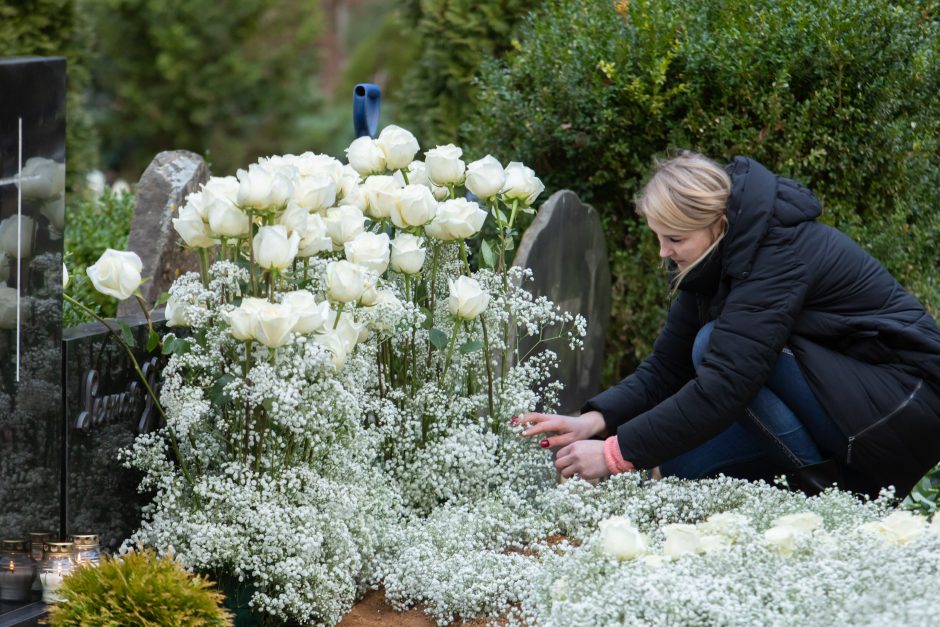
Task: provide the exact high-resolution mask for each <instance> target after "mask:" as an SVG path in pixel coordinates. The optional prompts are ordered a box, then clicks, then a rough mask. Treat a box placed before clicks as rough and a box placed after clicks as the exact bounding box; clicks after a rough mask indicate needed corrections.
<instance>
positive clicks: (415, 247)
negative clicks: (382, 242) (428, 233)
mask: <svg viewBox="0 0 940 627" xmlns="http://www.w3.org/2000/svg"><path fill="white" fill-rule="evenodd" d="M422 241H423V240H422V239H421V238H420V237H418V236H417V235H411V234H410V233H399V234H398V236H397V237H396V238H395V239H393V240H392V256H391V267H392V270H394V271H395V272H400V273H402V274H417V273H418V272H421V267H422V266H423V265H424V258H425V255H426V254H427V250H426V249H424V248H423V247H422V246H421V244H422Z"/></svg>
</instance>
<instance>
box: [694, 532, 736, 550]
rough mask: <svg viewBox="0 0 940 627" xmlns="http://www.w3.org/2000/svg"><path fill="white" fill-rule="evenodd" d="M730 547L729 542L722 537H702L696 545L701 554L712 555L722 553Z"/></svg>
mask: <svg viewBox="0 0 940 627" xmlns="http://www.w3.org/2000/svg"><path fill="white" fill-rule="evenodd" d="M729 546H731V540H730V539H729V538H728V537H727V536H723V535H707V536H702V537H701V539H700V540H699V543H698V549H699V552H701V553H713V552H715V551H722V550H724V549H726V548H728V547H729Z"/></svg>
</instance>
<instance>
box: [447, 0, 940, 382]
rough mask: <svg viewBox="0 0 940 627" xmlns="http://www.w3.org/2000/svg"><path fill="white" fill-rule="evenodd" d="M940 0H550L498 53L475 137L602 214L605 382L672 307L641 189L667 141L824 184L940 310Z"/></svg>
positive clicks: (905, 279) (860, 232)
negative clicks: (642, 216)
mask: <svg viewBox="0 0 940 627" xmlns="http://www.w3.org/2000/svg"><path fill="white" fill-rule="evenodd" d="M937 9H938V4H937V3H936V2H934V1H930V2H911V1H908V2H900V3H895V4H890V5H889V4H886V3H882V2H880V1H879V0H841V1H839V2H835V3H830V2H827V1H823V0H791V1H790V2H785V3H778V2H773V1H770V0H766V1H758V2H754V1H753V0H725V1H724V2H721V3H715V2H711V1H710V0H692V1H689V0H630V1H629V2H627V1H626V0H622V1H620V2H618V3H616V4H614V3H610V2H606V1H596V2H580V1H578V0H549V1H548V2H546V3H545V4H544V6H543V8H542V10H541V11H539V12H537V13H535V14H533V15H530V16H529V17H528V18H527V19H526V20H525V21H524V23H523V24H522V26H521V27H520V31H519V33H518V35H517V36H518V39H519V46H518V49H517V50H514V51H512V52H510V53H508V54H507V55H506V56H505V57H504V58H503V59H502V60H499V59H495V60H490V61H488V62H487V63H485V65H484V68H483V70H482V72H481V74H480V78H479V82H478V83H477V87H478V90H479V92H478V93H479V97H478V100H477V102H476V104H475V108H476V112H475V114H474V115H473V116H472V118H471V119H470V120H469V122H467V123H466V124H465V125H464V126H463V128H462V131H461V133H462V135H463V136H464V137H465V138H466V139H467V141H468V143H469V144H470V148H471V149H472V151H473V152H474V153H475V154H476V153H479V154H484V153H485V152H494V154H500V155H501V156H502V158H503V159H507V160H508V159H509V158H510V157H511V158H513V159H517V160H521V161H524V162H526V163H528V164H530V165H531V166H532V167H534V168H535V170H536V171H537V172H538V173H539V175H540V176H542V177H543V180H544V181H545V182H546V185H547V186H548V188H549V189H548V190H547V193H548V192H551V191H553V190H556V189H560V188H571V189H574V190H575V191H577V192H578V194H579V195H580V196H581V197H582V198H583V199H585V200H586V201H588V202H590V203H592V204H594V206H595V207H597V208H598V210H599V211H600V212H601V214H602V216H603V219H604V223H605V228H606V231H607V235H608V238H609V240H608V241H609V247H608V250H609V251H610V261H611V266H612V268H611V269H612V274H613V277H614V295H613V300H614V311H613V319H612V321H611V331H610V340H609V343H608V347H607V355H608V356H607V363H606V367H605V379H606V382H607V383H613V382H615V381H616V380H618V379H619V378H620V377H621V376H623V375H625V374H627V373H628V372H630V371H631V370H632V369H633V368H634V367H635V365H636V364H637V363H638V361H639V360H641V359H642V358H643V357H644V356H645V355H646V354H647V353H648V351H649V350H650V348H651V344H652V340H653V339H654V337H655V335H656V333H657V332H658V329H659V327H660V325H661V321H662V319H663V316H664V311H665V305H666V304H667V302H666V301H667V298H666V297H667V288H666V280H665V276H664V275H663V274H662V273H660V272H656V271H654V269H655V268H656V267H657V265H658V260H657V255H656V249H655V247H654V241H653V238H652V237H651V236H650V235H649V234H648V230H647V229H646V228H645V226H644V225H641V224H639V223H638V220H637V218H636V216H635V215H634V213H633V197H634V196H635V194H636V193H637V192H638V190H639V189H640V187H641V185H642V183H643V180H644V178H645V177H646V176H647V173H648V171H649V168H650V166H651V164H652V160H653V157H654V156H657V155H663V154H667V153H668V152H669V151H670V150H671V149H675V148H692V149H695V150H698V151H701V152H703V153H704V154H706V155H709V156H711V157H713V158H715V159H718V160H729V159H730V158H731V157H732V156H733V155H736V154H744V155H748V156H750V157H753V158H756V159H757V160H759V161H761V162H763V163H764V164H766V165H767V166H769V167H770V168H771V169H774V170H775V171H776V172H777V173H779V174H781V175H785V176H789V177H792V178H796V179H798V180H800V181H802V182H803V183H805V184H807V185H808V186H810V187H811V188H812V189H813V190H814V191H815V192H816V193H817V195H818V196H819V197H820V199H821V200H822V201H823V204H824V207H825V211H824V219H825V220H827V221H829V222H830V223H833V224H835V225H837V226H838V227H839V228H841V229H843V230H844V231H846V232H847V233H849V234H850V235H851V236H852V237H854V238H855V239H856V240H857V241H858V242H860V243H861V244H862V245H864V246H866V247H867V248H868V249H869V250H870V251H871V252H872V254H874V255H875V256H876V257H877V258H878V259H879V260H881V261H882V262H883V263H884V264H885V265H886V266H887V267H888V268H889V270H891V271H892V272H893V273H894V275H895V276H896V277H897V278H898V279H899V280H900V281H901V282H902V283H903V284H904V285H906V286H907V287H908V288H910V289H911V290H912V291H913V292H914V293H915V294H917V296H919V297H920V298H921V299H922V300H923V301H924V302H925V303H926V304H927V305H928V307H930V308H931V309H932V311H933V312H934V313H936V312H937V308H938V307H940V279H938V276H937V272H936V267H937V266H936V264H937V260H938V259H940V219H938V211H937V208H938V207H940V156H938V154H940V153H938V148H940V146H938V144H940V99H938V98H937V94H938V93H940V62H938V61H940V59H938V57H937V54H938V50H940V45H938V44H940V23H938V17H940V16H938V10H937Z"/></svg>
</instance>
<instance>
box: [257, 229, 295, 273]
mask: <svg viewBox="0 0 940 627" xmlns="http://www.w3.org/2000/svg"><path fill="white" fill-rule="evenodd" d="M252 244H253V246H254V253H255V261H256V262H257V263H258V265H259V266H261V267H262V268H267V269H271V268H274V269H277V270H284V269H285V268H287V267H288V266H289V265H290V264H291V262H292V261H294V258H295V257H296V256H297V251H298V249H299V248H300V235H298V234H297V233H290V234H288V231H287V227H286V226H284V225H283V224H275V225H274V226H262V227H261V228H260V229H258V233H257V234H256V235H255V238H254V240H253V242H252Z"/></svg>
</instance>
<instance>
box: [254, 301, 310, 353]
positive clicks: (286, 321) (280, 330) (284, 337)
mask: <svg viewBox="0 0 940 627" xmlns="http://www.w3.org/2000/svg"><path fill="white" fill-rule="evenodd" d="M299 318H300V316H299V315H297V313H295V312H294V310H293V309H292V308H291V306H290V305H288V304H286V303H269V302H268V301H264V304H262V305H259V306H258V309H257V310H256V311H255V312H254V315H253V318H252V325H251V334H252V336H253V337H254V339H256V340H258V341H259V342H261V343H262V344H264V345H265V346H267V347H268V348H278V347H280V346H284V345H285V344H287V342H288V341H289V340H290V334H291V332H292V331H293V330H294V326H295V325H296V324H297V320H298V319H299Z"/></svg>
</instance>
